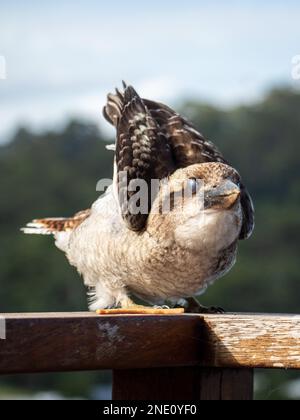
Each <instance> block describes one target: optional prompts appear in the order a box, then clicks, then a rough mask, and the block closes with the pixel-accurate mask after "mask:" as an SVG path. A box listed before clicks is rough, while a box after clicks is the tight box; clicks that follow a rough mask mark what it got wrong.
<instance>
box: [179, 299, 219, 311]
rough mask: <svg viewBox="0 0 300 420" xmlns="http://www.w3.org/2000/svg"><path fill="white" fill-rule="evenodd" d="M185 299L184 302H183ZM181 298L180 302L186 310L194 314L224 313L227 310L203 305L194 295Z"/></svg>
mask: <svg viewBox="0 0 300 420" xmlns="http://www.w3.org/2000/svg"><path fill="white" fill-rule="evenodd" d="M182 301H183V302H182ZM182 301H181V300H180V304H181V305H182V306H183V307H184V309H185V312H188V313H193V314H223V313H224V312H225V311H224V309H222V308H218V307H215V306H211V307H206V306H203V305H201V304H200V303H199V302H198V300H197V299H196V298H194V297H190V298H186V299H182Z"/></svg>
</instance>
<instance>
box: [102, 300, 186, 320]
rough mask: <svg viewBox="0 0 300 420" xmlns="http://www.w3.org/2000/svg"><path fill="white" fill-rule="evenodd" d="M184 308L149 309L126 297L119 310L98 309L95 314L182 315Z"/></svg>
mask: <svg viewBox="0 0 300 420" xmlns="http://www.w3.org/2000/svg"><path fill="white" fill-rule="evenodd" d="M182 313H184V308H172V309H170V308H164V307H155V306H154V307H150V306H143V305H137V304H136V303H134V302H133V300H131V299H130V298H129V297H128V296H127V297H126V298H124V299H123V300H121V306H120V308H114V309H99V310H98V311H97V314H99V315H113V314H117V315H121V314H145V315H168V314H171V315H172V314H173V315H174V314H182Z"/></svg>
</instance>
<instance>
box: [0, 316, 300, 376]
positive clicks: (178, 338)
mask: <svg viewBox="0 0 300 420" xmlns="http://www.w3.org/2000/svg"><path fill="white" fill-rule="evenodd" d="M3 316H5V317H6V324H7V339H6V340H0V373H2V374H6V373H24V372H28V373H29V372H48V371H73V370H98V369H116V370H119V369H127V370H130V369H138V368H158V367H175V366H178V367H179V366H202V367H220V368H224V367H225V368H294V369H300V316H297V315H286V316H285V315H251V314H222V315H205V316H201V315H189V314H183V315H105V316H99V315H95V314H92V313H67V314H63V313H58V314H6V315H3Z"/></svg>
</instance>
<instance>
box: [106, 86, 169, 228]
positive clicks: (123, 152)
mask: <svg viewBox="0 0 300 420" xmlns="http://www.w3.org/2000/svg"><path fill="white" fill-rule="evenodd" d="M121 98H122V100H121ZM120 101H121V104H120ZM112 102H114V105H113V106H112V104H111V103H112ZM116 110H117V111H116ZM104 115H105V116H106V117H107V118H108V119H109V120H110V121H112V122H113V121H115V122H117V123H116V128H117V147H116V163H117V170H118V175H119V178H118V189H119V200H120V206H121V210H122V215H123V218H124V220H125V221H126V222H127V224H128V226H129V227H130V228H131V229H132V230H135V231H140V230H142V229H143V228H144V227H145V224H146V221H147V218H148V213H149V210H150V208H151V205H152V202H151V199H152V198H153V195H151V180H152V179H162V178H164V177H166V176H167V175H169V174H170V173H171V172H173V171H174V169H175V165H174V161H173V157H172V152H171V148H170V145H169V143H168V140H167V137H166V136H165V134H164V133H162V132H161V130H160V127H159V125H158V124H157V122H156V121H155V119H154V118H153V117H152V116H151V114H150V113H149V111H148V109H147V107H146V106H145V104H144V102H143V100H142V99H141V98H140V97H139V95H138V94H137V92H136V91H135V90H134V89H133V87H131V86H128V87H126V89H125V92H124V94H123V95H122V94H120V92H118V91H117V94H116V95H110V96H109V102H108V104H107V106H106V108H105V111H104ZM136 180H144V181H146V183H147V186H148V191H147V194H148V196H147V197H144V199H145V201H144V202H147V203H148V206H147V209H143V210H144V211H140V212H138V213H137V214H136V211H134V210H135V209H134V208H133V204H135V203H131V201H130V199H131V197H132V196H133V195H134V194H135V193H136V189H135V188H134V184H133V183H134V182H135V181H136ZM130 186H131V187H132V191H130V189H131V188H130ZM145 210H146V211H145Z"/></svg>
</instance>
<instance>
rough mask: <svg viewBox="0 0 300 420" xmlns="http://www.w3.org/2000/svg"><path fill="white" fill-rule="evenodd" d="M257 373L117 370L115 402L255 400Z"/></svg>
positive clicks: (212, 370) (192, 369) (114, 377)
mask: <svg viewBox="0 0 300 420" xmlns="http://www.w3.org/2000/svg"><path fill="white" fill-rule="evenodd" d="M252 399H253V370H251V369H227V368H224V369H220V368H201V367H198V366H194V367H174V368H159V369H133V370H115V371H114V372H113V400H126V401H141V400H144V401H145V400H152V401H153V400H163V401H185V400H194V401H212V400H215V401H219V400H221V401H222V400H223V401H226V400H229V401H232V400H240V401H241V400H246V401H247V400H252Z"/></svg>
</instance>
